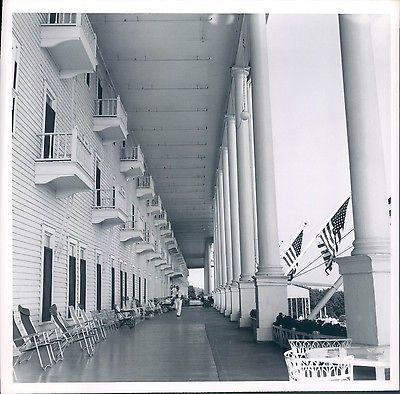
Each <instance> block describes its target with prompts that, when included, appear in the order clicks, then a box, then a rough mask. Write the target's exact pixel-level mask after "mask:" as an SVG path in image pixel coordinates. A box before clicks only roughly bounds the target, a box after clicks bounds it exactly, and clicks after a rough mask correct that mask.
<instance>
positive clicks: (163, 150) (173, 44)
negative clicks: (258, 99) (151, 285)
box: [89, 14, 240, 268]
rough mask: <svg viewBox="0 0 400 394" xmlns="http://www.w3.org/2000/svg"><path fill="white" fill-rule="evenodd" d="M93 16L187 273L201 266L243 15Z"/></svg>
mask: <svg viewBox="0 0 400 394" xmlns="http://www.w3.org/2000/svg"><path fill="white" fill-rule="evenodd" d="M89 17H90V20H91V22H92V25H93V28H94V30H95V32H96V34H97V37H98V43H99V47H100V49H101V52H102V54H103V57H104V59H105V63H106V65H107V68H108V69H109V71H110V74H111V77H112V80H113V82H114V84H115V87H116V89H117V91H118V93H119V94H120V96H121V98H122V101H123V104H124V107H125V109H126V111H127V112H128V125H129V129H130V132H131V133H133V135H134V138H135V140H136V142H137V143H138V144H140V145H141V147H142V150H143V153H144V155H145V160H146V165H147V167H148V169H149V171H150V173H151V174H152V175H153V177H154V180H155V186H156V192H157V193H158V194H160V195H161V198H162V201H163V204H164V206H165V208H166V210H167V212H168V217H169V218H170V220H171V223H172V227H173V230H174V233H175V235H176V238H177V241H178V243H179V246H180V248H181V251H182V252H183V255H184V256H185V260H186V263H187V265H188V268H195V267H201V266H203V257H204V249H205V241H206V239H207V238H209V237H212V235H213V228H212V197H213V187H214V175H215V171H216V167H217V158H218V146H219V145H220V141H221V138H222V128H223V118H224V114H225V109H226V104H227V96H228V91H229V85H230V73H229V67H230V66H232V64H233V59H234V57H235V54H236V47H237V40H238V35H239V26H240V17H239V16H235V17H232V16H221V15H220V16H219V17H218V20H216V19H215V18H213V17H212V16H210V15H207V14H90V16H89Z"/></svg>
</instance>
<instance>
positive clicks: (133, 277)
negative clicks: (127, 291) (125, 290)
mask: <svg viewBox="0 0 400 394" xmlns="http://www.w3.org/2000/svg"><path fill="white" fill-rule="evenodd" d="M135 280H136V278H135V274H132V298H133V299H135V298H136V291H135V290H136V289H135Z"/></svg>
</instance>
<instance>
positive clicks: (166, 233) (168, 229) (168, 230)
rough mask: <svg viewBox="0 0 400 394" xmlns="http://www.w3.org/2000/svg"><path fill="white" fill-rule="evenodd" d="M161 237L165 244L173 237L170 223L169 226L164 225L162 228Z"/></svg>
mask: <svg viewBox="0 0 400 394" xmlns="http://www.w3.org/2000/svg"><path fill="white" fill-rule="evenodd" d="M160 235H161V236H162V237H163V238H164V241H165V242H167V240H169V237H170V236H171V235H172V227H171V223H170V222H167V224H164V225H163V226H161V227H160Z"/></svg>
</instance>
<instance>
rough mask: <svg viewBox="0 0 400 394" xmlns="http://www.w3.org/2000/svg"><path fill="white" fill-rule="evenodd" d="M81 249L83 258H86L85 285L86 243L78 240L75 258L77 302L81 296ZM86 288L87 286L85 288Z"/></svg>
mask: <svg viewBox="0 0 400 394" xmlns="http://www.w3.org/2000/svg"><path fill="white" fill-rule="evenodd" d="M82 251H84V252H85V253H84V255H83V257H84V260H86V285H87V268H88V260H87V245H86V244H85V243H83V242H81V241H78V249H77V259H76V271H77V275H76V276H77V285H76V288H77V291H76V292H77V297H76V300H77V303H78V304H79V300H80V298H81V258H82ZM86 290H87V288H86ZM86 301H87V291H86Z"/></svg>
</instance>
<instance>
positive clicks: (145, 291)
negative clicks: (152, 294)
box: [143, 278, 147, 304]
mask: <svg viewBox="0 0 400 394" xmlns="http://www.w3.org/2000/svg"><path fill="white" fill-rule="evenodd" d="M146 301H147V279H146V278H143V303H144V304H145V303H146Z"/></svg>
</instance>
